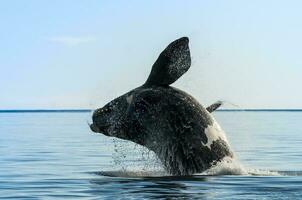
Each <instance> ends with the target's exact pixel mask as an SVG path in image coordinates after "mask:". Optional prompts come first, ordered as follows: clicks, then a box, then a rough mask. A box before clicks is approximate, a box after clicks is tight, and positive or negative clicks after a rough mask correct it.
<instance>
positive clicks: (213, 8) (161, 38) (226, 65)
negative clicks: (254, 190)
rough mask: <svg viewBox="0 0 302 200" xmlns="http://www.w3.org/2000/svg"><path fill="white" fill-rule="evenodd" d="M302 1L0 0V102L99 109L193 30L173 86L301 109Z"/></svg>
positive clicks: (204, 100) (231, 101)
mask: <svg viewBox="0 0 302 200" xmlns="http://www.w3.org/2000/svg"><path fill="white" fill-rule="evenodd" d="M301 9H302V1H298V0H297V1H291V0H288V1H281V0H280V1H273V0H271V1H270V0H267V1H262V0H254V1H241V0H228V1H222V0H220V1H218V0H198V1H197V0H196V1H177V0H176V1H175V0H173V1H172V0H167V1H159V0H154V1H139V0H136V1H132V0H129V1H109V0H108V1H105V0H87V1H80V0H78V1H76V0H48V1H47V0H45V1H37V0H27V1H18V0H10V1H8V0H7V1H1V2H0V91H1V94H0V109H64V108H65V109H72V108H76V109H78V108H89V109H91V108H92V109H93V108H97V107H100V106H103V105H104V104H105V103H107V102H108V101H110V100H112V99H114V98H115V97H117V96H119V95H122V94H124V93H126V92H128V91H129V90H131V89H133V88H135V87H138V86H140V85H142V84H143V83H144V82H145V80H146V79H147V77H148V75H149V72H150V70H151V66H152V64H153V63H154V61H155V60H156V59H157V57H158V55H159V54H160V52H161V51H162V50H163V49H164V48H165V47H166V46H167V45H168V44H169V43H170V42H172V41H173V40H175V39H177V38H179V37H182V36H188V37H189V39H190V49H191V56H192V66H191V68H190V70H189V71H188V72H187V73H186V74H184V75H183V76H182V77H181V78H180V79H179V80H178V81H177V82H175V83H174V84H173V85H172V86H174V87H177V88H179V89H182V90H184V91H186V92H188V93H190V94H191V95H192V96H194V97H195V98H196V99H197V100H198V101H199V102H200V103H201V104H202V105H204V106H207V105H209V104H211V103H213V102H215V101H217V100H223V101H225V102H226V104H225V108H302V93H301V89H300V87H301V86H302V76H301V75H302V20H301V19H302V12H301Z"/></svg>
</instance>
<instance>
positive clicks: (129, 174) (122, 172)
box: [95, 170, 169, 178]
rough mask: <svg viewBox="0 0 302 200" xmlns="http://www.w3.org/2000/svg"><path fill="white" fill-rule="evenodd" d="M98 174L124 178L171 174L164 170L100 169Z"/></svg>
mask: <svg viewBox="0 0 302 200" xmlns="http://www.w3.org/2000/svg"><path fill="white" fill-rule="evenodd" d="M95 174H97V175H102V176H109V177H122V178H139V177H164V176H169V175H168V174H167V173H166V172H164V171H128V170H119V171H100V172H96V173H95Z"/></svg>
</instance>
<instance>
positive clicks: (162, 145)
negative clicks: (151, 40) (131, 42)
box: [90, 37, 234, 176]
mask: <svg viewBox="0 0 302 200" xmlns="http://www.w3.org/2000/svg"><path fill="white" fill-rule="evenodd" d="M190 66H191V55H190V49H189V38H188V37H182V38H179V39H177V40H175V41H173V42H172V43H170V44H169V45H168V46H167V47H166V48H165V49H164V50H163V51H162V52H161V53H160V55H159V57H158V58H157V60H156V61H155V63H154V64H153V66H152V69H151V72H150V74H149V77H148V78H147V81H146V82H145V83H143V84H142V85H141V86H139V87H137V88H135V89H133V90H131V91H129V92H127V93H126V94H123V95H121V96H119V97H117V98H116V99H114V100H112V101H111V102H109V103H107V104H106V105H105V106H103V107H102V108H98V109H96V110H94V112H93V114H92V123H91V124H90V129H91V130H92V131H93V132H96V133H101V134H103V135H105V136H109V137H116V138H119V139H123V140H128V141H131V142H134V143H136V144H139V145H142V146H144V147H146V148H147V149H149V150H151V151H153V152H154V153H155V154H156V156H157V157H158V158H159V160H160V161H161V163H162V165H163V167H164V169H165V171H166V172H167V173H169V174H171V175H174V176H187V175H192V174H196V173H202V172H204V171H205V170H207V169H209V168H211V167H212V166H214V165H215V164H217V163H218V162H220V161H222V160H223V159H224V158H226V157H231V158H232V157H234V154H233V151H232V150H231V148H230V145H229V142H228V140H227V137H226V135H225V133H224V131H223V130H222V128H221V127H220V125H219V124H218V123H217V121H216V120H215V119H214V117H213V116H212V114H211V113H212V112H214V111H215V110H216V109H218V108H219V107H220V106H221V104H222V102H221V101H217V102H215V103H213V104H212V105H210V106H208V107H203V106H202V105H201V104H200V103H199V102H198V101H197V100H196V99H195V98H193V97H192V96H191V95H190V94H188V93H186V92H184V91H182V90H180V89H178V88H175V87H173V86H171V84H173V83H174V82H175V81H177V80H178V79H179V78H180V77H181V76H182V75H183V74H185V73H186V72H187V71H188V70H189V68H190Z"/></svg>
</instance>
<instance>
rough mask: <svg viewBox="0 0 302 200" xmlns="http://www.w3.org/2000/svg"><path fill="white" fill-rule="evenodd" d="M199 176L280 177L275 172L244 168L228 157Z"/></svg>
mask: <svg viewBox="0 0 302 200" xmlns="http://www.w3.org/2000/svg"><path fill="white" fill-rule="evenodd" d="M200 175H211V176H218V175H241V176H280V174H279V173H278V172H277V171H270V170H262V169H253V168H246V167H244V166H243V165H242V164H241V163H240V162H239V161H238V160H236V159H234V158H230V157H225V158H224V159H223V160H222V161H220V162H218V163H217V164H215V165H214V166H213V167H211V168H210V169H208V170H206V171H205V172H203V173H201V174H200Z"/></svg>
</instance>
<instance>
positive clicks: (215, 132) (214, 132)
mask: <svg viewBox="0 0 302 200" xmlns="http://www.w3.org/2000/svg"><path fill="white" fill-rule="evenodd" d="M212 119H213V125H211V126H208V127H207V128H206V129H205V131H204V133H205V134H206V136H207V138H208V141H207V143H206V144H204V143H203V142H202V144H203V145H205V146H207V147H208V148H209V149H211V145H212V144H213V142H214V141H216V140H218V139H221V140H224V141H225V142H226V143H227V144H228V141H227V138H226V136H225V133H224V131H223V130H222V129H221V127H220V126H219V124H218V123H217V122H216V120H215V119H214V118H212Z"/></svg>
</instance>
